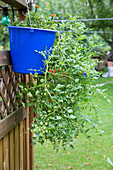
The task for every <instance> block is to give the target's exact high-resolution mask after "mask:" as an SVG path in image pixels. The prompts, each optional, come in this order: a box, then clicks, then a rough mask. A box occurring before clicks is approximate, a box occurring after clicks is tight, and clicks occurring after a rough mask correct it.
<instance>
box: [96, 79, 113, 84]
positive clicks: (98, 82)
mask: <svg viewBox="0 0 113 170" xmlns="http://www.w3.org/2000/svg"><path fill="white" fill-rule="evenodd" d="M110 81H113V77H106V78H105V77H100V78H98V79H97V80H96V81H94V82H93V84H94V85H95V84H101V83H107V82H110Z"/></svg>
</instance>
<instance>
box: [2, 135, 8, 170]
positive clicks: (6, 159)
mask: <svg viewBox="0 0 113 170" xmlns="http://www.w3.org/2000/svg"><path fill="white" fill-rule="evenodd" d="M3 145H4V163H3V164H4V165H3V166H4V170H9V134H7V135H6V136H5V137H4V138H3Z"/></svg>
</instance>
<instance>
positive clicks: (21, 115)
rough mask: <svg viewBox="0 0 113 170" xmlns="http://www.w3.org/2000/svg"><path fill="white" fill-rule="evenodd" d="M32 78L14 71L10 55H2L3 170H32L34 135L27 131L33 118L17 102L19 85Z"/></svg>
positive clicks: (0, 149)
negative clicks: (32, 138)
mask: <svg viewBox="0 0 113 170" xmlns="http://www.w3.org/2000/svg"><path fill="white" fill-rule="evenodd" d="M29 79H30V76H29V75H24V74H17V73H14V72H13V71H12V66H11V59H10V51H0V170H33V169H34V157H33V155H34V150H33V146H32V145H31V142H32V141H31V137H32V136H33V134H32V133H31V132H30V131H29V130H28V128H29V127H30V126H31V123H32V119H33V117H34V114H33V113H32V112H31V113H30V115H29V111H30V108H23V106H22V104H21V101H19V99H18V98H17V94H18V91H19V87H18V83H21V82H24V83H26V82H28V81H29Z"/></svg>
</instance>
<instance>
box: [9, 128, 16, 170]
mask: <svg viewBox="0 0 113 170" xmlns="http://www.w3.org/2000/svg"><path fill="white" fill-rule="evenodd" d="M14 144H15V143H14V129H13V130H11V131H10V169H11V170H14V160H15V157H14Z"/></svg>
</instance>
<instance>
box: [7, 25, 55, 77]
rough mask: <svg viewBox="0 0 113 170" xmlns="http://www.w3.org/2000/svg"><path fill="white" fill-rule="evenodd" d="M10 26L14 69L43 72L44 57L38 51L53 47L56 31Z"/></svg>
mask: <svg viewBox="0 0 113 170" xmlns="http://www.w3.org/2000/svg"><path fill="white" fill-rule="evenodd" d="M8 28H9V39H10V51H11V59H12V69H13V71H14V72H17V73H23V74H30V73H32V74H34V73H35V72H37V73H38V74H43V71H44V70H45V66H44V57H43V56H42V55H41V54H39V53H38V52H39V51H43V50H45V49H46V50H50V48H52V47H53V44H54V40H55V35H56V31H52V30H46V29H38V28H29V27H16V26H8ZM36 51H38V52H36ZM31 69H32V70H31ZM34 70H37V71H34Z"/></svg>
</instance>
